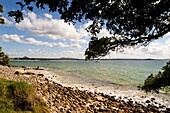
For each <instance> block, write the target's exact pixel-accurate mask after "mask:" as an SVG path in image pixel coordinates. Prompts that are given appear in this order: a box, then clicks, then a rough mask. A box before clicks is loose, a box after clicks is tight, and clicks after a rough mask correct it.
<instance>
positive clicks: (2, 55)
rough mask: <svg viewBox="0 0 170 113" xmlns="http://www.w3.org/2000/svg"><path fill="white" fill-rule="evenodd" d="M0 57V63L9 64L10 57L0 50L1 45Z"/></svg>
mask: <svg viewBox="0 0 170 113" xmlns="http://www.w3.org/2000/svg"><path fill="white" fill-rule="evenodd" d="M0 58H2V61H0V64H1V65H5V66H10V59H9V57H8V55H6V54H5V53H4V52H2V47H0Z"/></svg>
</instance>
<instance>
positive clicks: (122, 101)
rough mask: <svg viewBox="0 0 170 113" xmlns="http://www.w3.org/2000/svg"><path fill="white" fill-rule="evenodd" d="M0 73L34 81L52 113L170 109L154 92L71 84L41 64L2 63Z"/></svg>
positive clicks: (166, 112)
mask: <svg viewBox="0 0 170 113" xmlns="http://www.w3.org/2000/svg"><path fill="white" fill-rule="evenodd" d="M0 77H2V78H5V79H8V80H14V81H25V82H27V83H29V84H32V85H33V86H34V87H35V88H36V93H37V95H39V96H40V97H41V98H43V99H44V100H45V101H46V103H47V105H48V107H49V108H50V110H51V113H65V112H66V113H67V112H68V113H98V112H104V113H132V112H133V113H146V112H147V113H160V112H161V113H170V108H169V106H167V105H163V104H162V103H159V102H158V101H157V99H156V98H155V97H152V96H150V95H145V94H144V93H140V94H141V95H138V97H135V96H134V95H136V94H128V93H127V92H126V90H125V91H124V92H123V91H122V92H121V93H120V91H121V89H117V90H115V88H113V89H109V88H110V87H108V88H107V87H101V86H99V85H97V84H92V85H88V86H81V85H78V84H77V85H76V84H75V85H70V84H67V81H65V83H64V82H63V81H64V79H63V78H62V77H61V76H59V75H54V73H52V72H49V71H47V70H45V69H41V68H40V69H36V68H25V67H7V66H0ZM134 93H136V92H134Z"/></svg>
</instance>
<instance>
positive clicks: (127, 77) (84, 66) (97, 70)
mask: <svg viewBox="0 0 170 113" xmlns="http://www.w3.org/2000/svg"><path fill="white" fill-rule="evenodd" d="M166 62H167V60H101V61H100V63H96V62H95V61H84V60H62V61H59V60H58V61H12V64H13V65H20V66H32V67H37V66H40V67H45V68H49V70H51V71H53V72H56V73H60V74H61V75H63V76H67V77H71V78H74V77H75V78H76V77H77V78H79V79H81V80H85V81H86V80H87V81H90V82H91V81H93V82H94V81H95V82H97V81H98V82H101V81H102V82H106V83H112V84H119V85H135V86H136V85H138V84H140V83H143V81H144V80H145V79H146V78H147V77H148V76H149V75H150V74H151V73H154V74H155V73H157V72H158V71H160V70H161V68H162V67H163V66H164V65H165V64H166Z"/></svg>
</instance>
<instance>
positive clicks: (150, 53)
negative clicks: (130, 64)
mask: <svg viewBox="0 0 170 113" xmlns="http://www.w3.org/2000/svg"><path fill="white" fill-rule="evenodd" d="M169 50H170V38H168V39H167V40H166V41H165V42H161V41H154V42H152V43H150V44H149V45H148V46H146V47H144V46H142V47H139V48H126V49H124V52H117V53H115V52H111V55H110V56H111V58H158V59H160V58H170V52H169ZM107 57H108V56H107ZM107 57H106V58H107Z"/></svg>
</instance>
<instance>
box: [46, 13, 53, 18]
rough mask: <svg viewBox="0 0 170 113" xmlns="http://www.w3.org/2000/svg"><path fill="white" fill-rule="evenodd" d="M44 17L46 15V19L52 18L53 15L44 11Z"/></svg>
mask: <svg viewBox="0 0 170 113" xmlns="http://www.w3.org/2000/svg"><path fill="white" fill-rule="evenodd" d="M44 17H46V18H48V19H52V18H53V16H52V15H51V14H48V13H45V14H44Z"/></svg>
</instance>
